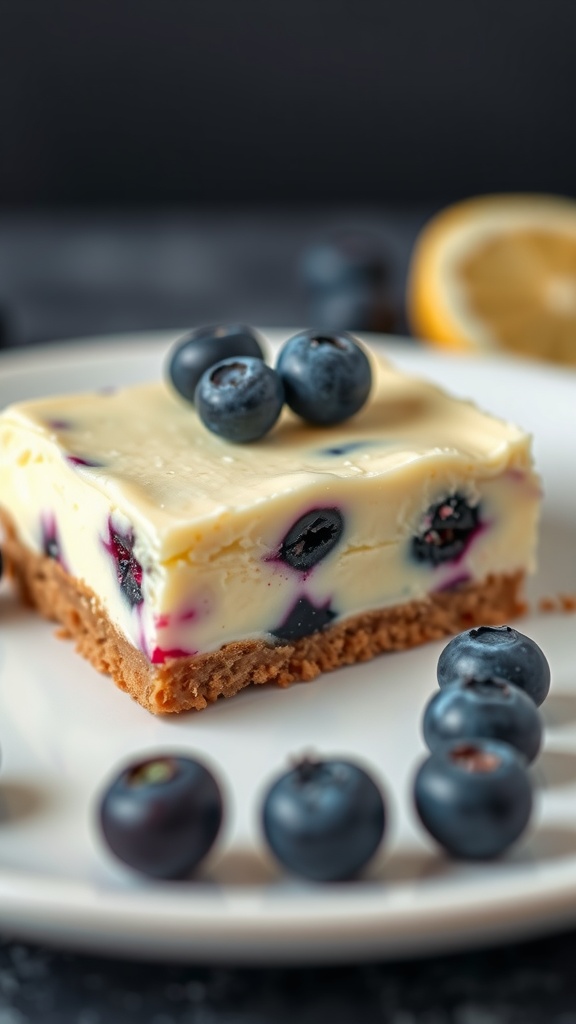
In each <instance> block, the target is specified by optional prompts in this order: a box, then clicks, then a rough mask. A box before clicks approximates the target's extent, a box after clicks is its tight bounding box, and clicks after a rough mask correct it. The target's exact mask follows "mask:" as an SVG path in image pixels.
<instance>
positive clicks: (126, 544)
mask: <svg viewBox="0 0 576 1024" xmlns="http://www.w3.org/2000/svg"><path fill="white" fill-rule="evenodd" d="M104 547H105V548H106V550H107V552H108V554H109V555H111V556H112V558H113V560H114V563H115V567H116V578H117V580H118V583H119V584H120V590H121V591H122V593H123V595H124V597H125V598H126V600H127V601H128V604H129V605H130V607H131V608H134V606H135V605H137V604H141V603H142V601H143V600H144V596H143V594H142V575H143V574H142V566H141V565H140V562H139V561H138V560H137V559H136V558H135V557H134V554H133V548H134V533H133V531H132V530H128V531H127V532H126V533H121V532H120V530H117V529H115V528H114V526H113V525H112V521H111V520H109V521H108V540H107V541H106V542H105V544H104Z"/></svg>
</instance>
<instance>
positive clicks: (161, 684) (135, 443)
mask: <svg viewBox="0 0 576 1024" xmlns="http://www.w3.org/2000/svg"><path fill="white" fill-rule="evenodd" d="M372 361H373V381H374V383H373V389H372V393H371V397H370V399H369V401H368V403H367V404H366V405H365V406H364V408H363V409H362V410H361V412H359V413H358V414H357V415H356V416H354V417H353V418H352V419H350V420H348V421H347V422H346V423H343V424H341V425H338V426H335V427H326V428H323V427H322V428H320V427H310V426H307V425H306V424H304V423H303V422H302V421H301V420H299V419H298V418H297V417H296V416H295V415H294V414H293V413H291V412H290V411H289V410H288V409H286V410H284V411H283V413H282V415H281V417H280V419H279V421H278V423H277V424H276V426H275V427H274V429H273V430H272V431H271V432H270V433H269V434H268V435H267V436H266V437H264V438H263V439H262V440H260V441H258V442H254V443H251V444H245V445H238V444H232V443H230V442H227V441H225V440H222V439H221V438H219V437H217V436H216V435H214V434H211V433H210V432H209V431H207V430H206V428H205V427H204V426H203V425H202V423H201V422H200V420H199V418H198V416H197V415H196V413H195V410H194V408H193V406H191V405H188V404H187V403H185V402H184V401H183V400H182V399H181V398H180V397H179V396H178V395H176V394H175V393H173V392H172V391H171V390H170V389H169V386H168V385H167V384H165V383H163V382H157V383H153V384H144V385H139V386H135V387H131V388H126V389H123V390H118V391H111V392H106V393H103V392H99V393H96V392H93V393H87V394H81V395H75V396H66V397H55V398H47V399H42V400H38V401H30V402H23V403H20V404H18V405H13V406H10V407H9V408H7V409H5V411H4V412H3V413H2V414H1V415H0V518H1V522H2V527H1V528H0V529H1V530H2V534H1V536H0V543H1V546H2V549H3V552H4V555H5V558H6V561H7V563H8V565H9V568H10V570H11V572H12V575H13V577H14V578H15V579H16V580H17V581H18V582H19V584H20V587H21V591H22V593H23V595H24V597H25V598H26V599H28V600H29V601H30V602H31V603H32V604H33V605H35V606H36V607H37V608H38V610H39V611H40V612H42V613H43V614H44V615H46V616H48V617H50V618H53V619H55V620H57V621H58V622H60V624H61V625H62V627H63V630H62V632H63V633H65V634H66V635H68V636H70V637H72V638H73V639H74V640H75V642H76V645H77V648H78V650H79V651H80V653H81V654H82V655H84V657H86V658H87V659H88V660H89V661H90V662H91V663H92V664H93V665H94V666H95V667H96V668H97V669H99V670H100V671H101V672H104V673H107V674H109V675H110V676H111V677H112V678H113V680H114V681H115V683H116V684H117V685H118V686H119V687H121V688H122V689H124V690H126V691H128V692H129V693H130V694H131V695H132V696H133V697H134V698H135V699H136V700H137V701H139V702H140V704H142V705H143V706H144V707H145V708H148V709H149V710H150V711H152V712H155V713H168V712H178V711H184V710H187V709H192V708H194V709H201V708H204V707H206V705H207V704H208V703H210V702H212V701H215V700H216V699H217V698H218V697H222V696H224V697H229V696H232V695H233V694H235V693H236V692H237V691H239V690H241V689H242V688H243V687H245V686H248V685H249V684H251V683H267V682H273V683H277V684H279V685H281V686H285V685H288V684H289V683H292V682H293V681H296V680H310V679H313V678H314V677H315V676H317V675H318V674H319V673H320V672H324V671H327V670H330V669H334V668H337V667H338V666H341V665H349V664H353V663H356V662H361V661H365V660H367V659H369V658H372V657H373V656H375V655H377V654H379V653H381V652H383V651H389V650H400V649H405V648H409V647H413V646H414V645H416V644H420V643H423V642H424V641H427V640H430V639H436V638H439V637H442V636H445V635H449V634H451V633H456V632H459V631H460V630H462V629H464V628H466V627H469V626H471V625H474V624H480V623H482V624H499V623H502V622H506V621H508V620H509V619H512V618H513V617H514V616H516V615H517V614H518V613H519V612H520V611H521V610H522V585H523V580H524V577H525V575H526V573H527V572H530V571H531V570H532V569H533V568H534V559H535V546H536V532H537V520H538V513H539V505H540V484H539V480H538V477H537V476H536V474H535V472H534V469H533V466H532V459H531V450H530V439H529V437H528V436H527V435H526V434H525V433H523V432H522V431H521V430H520V429H519V428H518V427H516V426H514V425H512V424H510V423H507V422H504V421H502V420H498V419H496V418H494V417H492V416H489V415H487V414H486V413H484V412H481V411H480V410H479V409H478V408H477V407H476V406H475V405H473V404H471V403H469V402H465V401H459V400H457V399H455V398H453V397H451V396H449V395H448V394H446V393H445V392H443V391H442V390H440V389H438V388H437V387H435V386H433V385H431V384H430V383H427V382H426V381H422V380H419V379H414V378H411V377H409V376H406V375H405V374H403V373H399V372H398V371H397V370H395V369H394V368H393V367H391V366H389V365H387V364H386V363H384V362H381V361H377V360H375V359H373V360H372Z"/></svg>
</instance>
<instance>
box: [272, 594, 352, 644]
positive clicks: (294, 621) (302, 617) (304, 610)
mask: <svg viewBox="0 0 576 1024" xmlns="http://www.w3.org/2000/svg"><path fill="white" fill-rule="evenodd" d="M337 615H338V612H336V611H335V610H334V609H333V608H332V605H331V602H330V600H328V601H326V603H325V604H323V605H315V604H313V603H312V601H309V600H308V598H307V597H299V598H298V600H297V601H296V603H295V604H294V605H293V606H292V608H291V609H290V611H289V612H288V615H287V616H286V618H285V619H284V620H283V622H281V623H280V624H279V625H278V626H274V628H273V629H271V630H270V632H271V634H272V636H275V637H276V638H277V639H278V640H285V641H290V640H298V639H299V638H300V637H303V636H310V634H311V633H317V632H318V631H319V630H321V629H324V627H325V626H327V625H329V623H330V622H332V620H333V619H335V618H336V616H337Z"/></svg>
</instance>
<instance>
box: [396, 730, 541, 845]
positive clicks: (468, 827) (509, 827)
mask: <svg viewBox="0 0 576 1024" xmlns="http://www.w3.org/2000/svg"><path fill="white" fill-rule="evenodd" d="M414 801H415V805H416V810H417V812H418V815H419V817H420V820H421V821H422V824H423V825H424V827H425V828H426V829H427V830H428V832H429V833H430V835H431V836H433V838H434V839H435V840H436V842H438V843H439V844H440V846H443V847H444V848H445V849H446V850H447V851H448V853H450V854H452V856H454V857H465V858H478V859H487V858H490V857H498V856H499V855H500V854H501V853H503V852H504V851H505V850H506V849H507V848H508V847H509V846H511V844H512V843H514V842H515V841H516V840H517V839H518V838H519V836H520V835H521V834H522V832H523V831H524V829H525V828H526V826H527V824H528V822H529V820H530V815H531V812H532V785H531V782H530V776H529V774H528V771H527V769H526V765H525V761H524V758H523V757H522V755H521V754H519V753H518V751H517V750H515V749H514V747H511V746H509V744H508V743H502V742H501V741H498V740H485V739H482V740H480V739H478V740H464V741H461V742H456V743H449V744H445V745H444V746H442V747H440V748H439V749H438V750H436V751H435V752H434V753H433V754H431V755H430V757H428V758H427V759H426V761H424V763H423V764H422V765H421V766H420V768H419V770H418V772H417V775H416V779H415V782H414Z"/></svg>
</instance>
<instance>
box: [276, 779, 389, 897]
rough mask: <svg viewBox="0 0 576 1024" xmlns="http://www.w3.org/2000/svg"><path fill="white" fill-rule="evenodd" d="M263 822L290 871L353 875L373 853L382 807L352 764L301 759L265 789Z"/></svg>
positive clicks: (331, 878)
mask: <svg viewBox="0 0 576 1024" xmlns="http://www.w3.org/2000/svg"><path fill="white" fill-rule="evenodd" d="M262 822H263V827H264V834H265V836H266V839H267V841H268V843H269V845H270V848H271V850H272V852H273V853H274V855H275V856H276V857H277V859H278V860H279V861H280V863H281V864H282V865H283V866H284V867H286V868H288V870H289V871H292V872H294V873H295V874H297V875H303V876H304V877H305V878H311V879H313V880H314V881H317V882H338V881H344V880H346V879H350V878H354V877H355V876H356V875H358V874H359V873H360V871H361V870H362V868H364V866H365V865H366V864H367V863H368V861H369V860H370V859H371V857H372V856H373V855H374V853H375V852H376V850H377V848H378V846H379V845H380V843H381V841H382V837H383V835H384V829H385V824H386V811H385V806H384V799H383V797H382V794H381V792H380V789H379V787H378V786H377V785H376V783H375V782H374V780H373V779H372V778H371V777H370V776H369V775H368V774H367V772H366V771H364V769H363V768H360V767H359V766H358V765H357V764H352V763H350V762H348V761H310V760H308V759H305V760H303V761H301V762H300V763H299V764H297V765H296V766H295V767H294V768H293V769H292V770H291V771H288V772H286V773H285V774H283V775H281V776H280V777H279V778H278V779H276V781H275V782H274V783H273V785H272V786H271V787H270V788H269V789H268V791H267V792H266V795H265V798H264V804H263V811H262Z"/></svg>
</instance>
